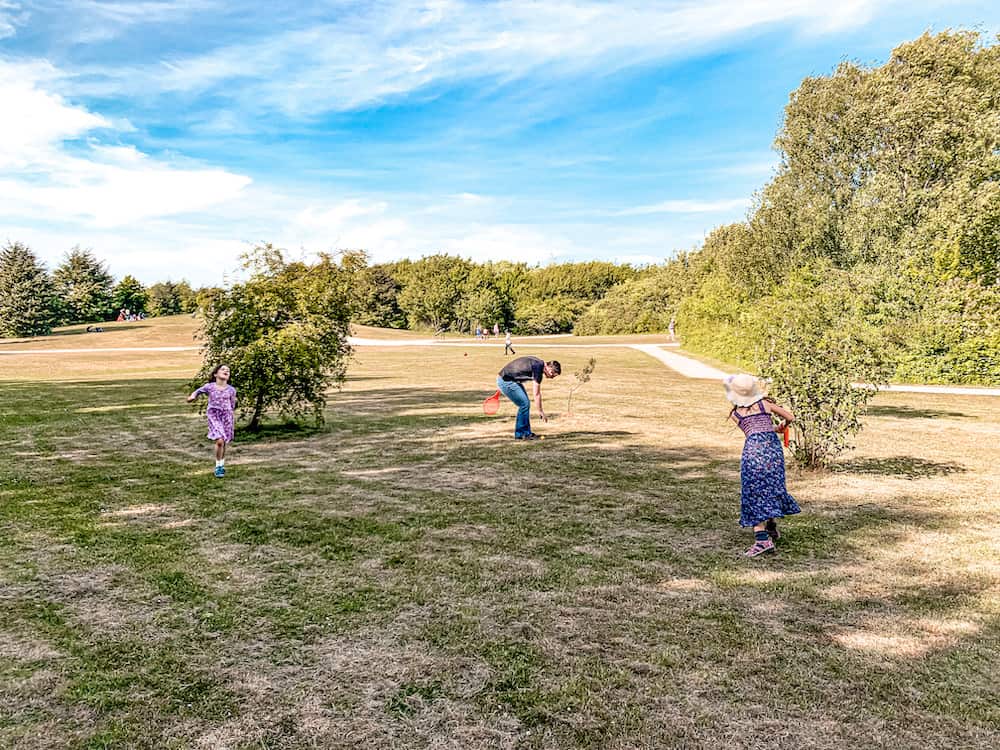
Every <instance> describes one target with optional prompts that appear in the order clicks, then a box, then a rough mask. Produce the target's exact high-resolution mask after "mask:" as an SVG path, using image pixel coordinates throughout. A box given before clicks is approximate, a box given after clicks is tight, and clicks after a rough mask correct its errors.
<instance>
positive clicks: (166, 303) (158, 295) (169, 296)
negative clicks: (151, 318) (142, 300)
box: [149, 281, 183, 316]
mask: <svg viewBox="0 0 1000 750" xmlns="http://www.w3.org/2000/svg"><path fill="white" fill-rule="evenodd" d="M181 312H183V310H182V309H181V295H180V290H179V288H178V285H177V284H176V283H174V282H173V281H158V282H157V283H155V284H153V285H152V286H151V287H149V314H150V315H160V316H162V315H178V314H179V313H181Z"/></svg>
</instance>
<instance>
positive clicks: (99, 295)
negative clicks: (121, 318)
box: [52, 247, 114, 324]
mask: <svg viewBox="0 0 1000 750" xmlns="http://www.w3.org/2000/svg"><path fill="white" fill-rule="evenodd" d="M52 282H53V285H54V287H55V291H56V296H57V299H58V301H57V304H58V315H59V319H60V321H61V322H62V323H66V324H72V323H93V322H96V321H102V320H106V319H107V318H108V317H109V316H110V314H111V305H112V294H113V292H114V279H113V278H112V276H111V274H110V273H109V272H108V269H107V267H106V266H105V265H104V264H103V263H101V262H100V261H99V260H97V258H95V257H94V254H93V253H92V252H91V251H90V250H82V249H81V248H79V247H74V248H73V249H72V250H70V251H69V253H67V254H66V258H65V260H63V262H62V264H60V266H59V267H58V268H56V270H55V273H53V274H52Z"/></svg>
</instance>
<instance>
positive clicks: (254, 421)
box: [247, 393, 264, 432]
mask: <svg viewBox="0 0 1000 750" xmlns="http://www.w3.org/2000/svg"><path fill="white" fill-rule="evenodd" d="M263 412H264V394H263V393H260V394H258V395H257V402H256V403H255V404H254V405H253V416H252V417H251V418H250V424H249V425H247V429H248V430H249V431H250V432H258V431H260V415H261V414H263Z"/></svg>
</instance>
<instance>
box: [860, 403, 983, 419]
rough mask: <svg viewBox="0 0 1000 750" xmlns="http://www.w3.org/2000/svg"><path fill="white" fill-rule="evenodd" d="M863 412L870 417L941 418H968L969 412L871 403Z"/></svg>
mask: <svg viewBox="0 0 1000 750" xmlns="http://www.w3.org/2000/svg"><path fill="white" fill-rule="evenodd" d="M865 413H866V414H867V415H868V416H870V417H894V418H896V419H941V418H960V417H966V418H969V417H971V416H972V415H971V414H965V413H963V412H959V411H945V410H943V409H915V408H913V407H912V406H903V405H901V404H900V405H895V404H893V405H888V404H886V405H872V406H869V407H868V408H867V409H866V410H865Z"/></svg>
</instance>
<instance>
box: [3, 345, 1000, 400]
mask: <svg viewBox="0 0 1000 750" xmlns="http://www.w3.org/2000/svg"><path fill="white" fill-rule="evenodd" d="M533 338H540V339H545V340H546V343H542V344H540V346H543V347H544V348H546V349H635V350H636V351H639V352H643V353H644V354H648V355H649V356H650V357H653V358H654V359H657V360H659V361H660V362H662V363H663V364H664V365H666V366H667V367H669V368H670V369H671V370H673V371H675V372H677V373H679V374H680V375H683V376H684V377H686V378H697V379H702V380H721V379H722V378H724V377H725V376H726V375H727V374H728V373H725V372H723V371H722V370H718V369H716V368H715V367H711V366H709V365H706V364H705V363H704V362H699V361H698V360H696V359H692V358H691V357H685V356H684V355H683V354H677V353H676V352H668V351H666V350H665V349H664V347H669V348H676V347H677V346H678V344H562V343H559V344H553V343H548V340H549V339H552V338H554V337H552V336H539V337H532V336H518V337H517V343H519V344H522V345H527V344H529V343H530V342H531V340H532V339H533ZM559 338H562V337H561V336H560V337H559ZM348 342H349V343H350V344H351V345H352V346H391V347H397V346H461V347H464V348H469V347H500V346H502V345H503V344H502V342H501V343H497V342H490V341H443V340H441V339H366V338H359V337H356V336H350V337H349V338H348ZM198 349H200V347H197V346H149V347H116V348H112V347H109V348H93V349H6V350H5V349H2V348H0V355H5V354H7V355H12V354H97V353H101V352H186V351H197V350H198ZM859 387H861V386H859ZM879 390H882V391H888V392H890V393H942V394H948V395H956V396H1000V388H973V387H963V386H952V385H888V386H883V387H882V388H880V389H879Z"/></svg>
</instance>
